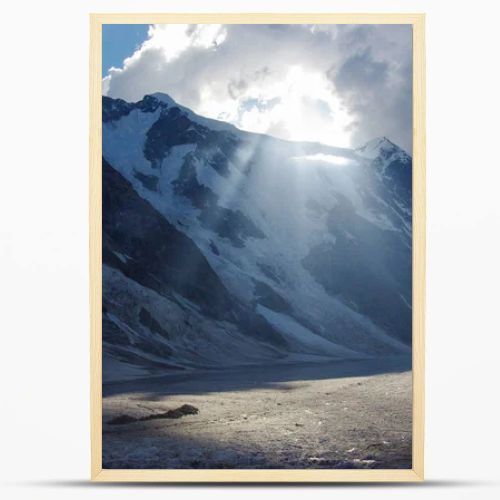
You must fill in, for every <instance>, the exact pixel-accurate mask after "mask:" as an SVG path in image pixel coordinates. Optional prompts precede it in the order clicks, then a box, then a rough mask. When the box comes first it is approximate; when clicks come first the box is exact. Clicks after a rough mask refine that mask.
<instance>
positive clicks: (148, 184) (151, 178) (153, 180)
mask: <svg viewBox="0 0 500 500" xmlns="http://www.w3.org/2000/svg"><path fill="white" fill-rule="evenodd" d="M134 176H135V178H136V179H138V180H139V181H140V182H141V184H142V185H143V186H144V187H145V188H146V189H149V190H150V191H158V177H156V175H147V174H143V173H142V172H134Z"/></svg>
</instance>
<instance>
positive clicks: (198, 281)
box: [102, 159, 232, 318]
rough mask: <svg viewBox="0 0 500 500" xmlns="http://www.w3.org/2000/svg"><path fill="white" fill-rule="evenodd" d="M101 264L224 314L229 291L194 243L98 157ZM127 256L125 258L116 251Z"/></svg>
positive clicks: (160, 291) (149, 285)
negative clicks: (100, 197)
mask: <svg viewBox="0 0 500 500" xmlns="http://www.w3.org/2000/svg"><path fill="white" fill-rule="evenodd" d="M102 170H103V174H102V175H103V182H102V185H103V195H102V197H103V221H102V223H103V262H104V263H105V264H108V265H109V266H112V267H115V268H117V269H119V270H120V271H121V272H122V273H123V274H124V275H125V276H128V277H130V278H132V279H134V280H135V281H137V282H138V283H140V284H141V285H143V286H146V287H148V288H151V289H153V290H155V291H157V292H158V293H160V294H169V293H170V292H171V291H172V290H175V291H177V292H178V293H180V294H181V295H183V296H185V297H186V298H188V299H190V300H192V301H193V302H195V303H197V304H199V305H200V306H202V307H203V308H204V310H206V312H207V314H212V315H215V316H218V317H221V318H222V317H224V315H225V313H226V311H227V310H228V309H231V306H232V300H231V298H230V296H229V293H228V291H227V290H226V289H225V288H224V286H223V285H222V283H221V282H220V280H219V278H218V276H217V275H216V274H215V272H214V271H213V270H212V269H211V267H210V265H209V264H208V262H207V260H206V259H205V257H204V256H203V254H202V253H201V252H200V250H199V249H198V248H197V246H196V245H195V244H194V243H193V242H192V241H191V240H190V239H189V238H188V237H187V236H185V235H184V234H183V233H181V232H180V231H178V230H177V229H176V228H175V227H174V226H172V225H171V224H170V223H168V222H167V220H166V219H165V218H164V217H162V216H161V215H160V214H159V213H158V212H156V211H155V210H154V209H153V208H152V207H151V205H149V203H148V202H146V201H145V200H143V199H142V198H140V197H139V196H138V195H137V194H136V192H135V191H134V189H133V188H132V186H131V185H130V183H129V182H128V181H126V180H125V179H124V178H123V177H122V176H121V175H120V174H119V173H118V172H117V171H116V170H114V169H113V168H112V167H111V165H109V164H108V162H107V161H106V160H105V159H103V167H102ZM117 253H118V254H121V255H126V256H128V257H127V259H126V261H125V262H124V261H123V260H122V259H120V258H118V257H117V256H116V254H117Z"/></svg>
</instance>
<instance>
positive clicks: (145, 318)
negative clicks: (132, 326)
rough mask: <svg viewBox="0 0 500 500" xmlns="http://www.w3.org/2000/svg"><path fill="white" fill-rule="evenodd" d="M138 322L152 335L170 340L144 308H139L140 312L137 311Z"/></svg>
mask: <svg viewBox="0 0 500 500" xmlns="http://www.w3.org/2000/svg"><path fill="white" fill-rule="evenodd" d="M139 321H140V322H141V324H142V325H144V326H145V327H146V328H149V330H150V331H152V332H153V333H157V334H158V335H161V336H162V337H165V338H166V339H168V338H170V335H169V334H168V332H167V331H166V330H165V329H164V328H162V326H161V325H160V323H158V321H157V320H156V319H155V318H154V317H153V316H152V315H151V313H150V312H149V311H148V310H147V309H145V308H144V307H141V310H140V311H139Z"/></svg>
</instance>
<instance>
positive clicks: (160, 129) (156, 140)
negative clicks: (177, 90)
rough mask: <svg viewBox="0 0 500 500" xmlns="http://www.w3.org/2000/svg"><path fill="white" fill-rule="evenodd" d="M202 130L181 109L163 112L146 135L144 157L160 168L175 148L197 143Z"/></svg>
mask: <svg viewBox="0 0 500 500" xmlns="http://www.w3.org/2000/svg"><path fill="white" fill-rule="evenodd" d="M200 130H203V128H202V127H200V126H199V125H197V126H194V125H193V123H192V122H191V120H190V119H189V118H188V117H187V116H185V115H184V114H183V113H182V112H181V110H180V109H179V108H170V109H166V110H163V111H162V113H161V115H160V118H158V120H157V121H156V122H155V123H154V124H153V126H152V127H151V128H150V129H149V130H148V133H147V134H146V142H145V144H144V156H145V157H146V159H147V160H149V161H150V162H151V166H152V167H153V168H159V167H160V165H161V161H162V160H163V158H165V156H166V155H167V154H168V153H169V152H170V150H171V148H172V147H173V146H179V145H181V144H191V143H193V142H196V140H197V138H198V136H199V134H200Z"/></svg>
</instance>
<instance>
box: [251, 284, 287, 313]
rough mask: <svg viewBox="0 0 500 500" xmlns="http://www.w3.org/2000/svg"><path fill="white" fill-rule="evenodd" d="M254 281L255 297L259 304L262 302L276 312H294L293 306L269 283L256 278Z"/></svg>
mask: <svg viewBox="0 0 500 500" xmlns="http://www.w3.org/2000/svg"><path fill="white" fill-rule="evenodd" d="M254 282H255V291H254V297H255V302H256V303H257V304H262V305H263V306H265V307H267V308H268V309H272V310H273V311H276V312H283V313H290V312H292V307H291V306H290V304H289V303H288V302H287V301H286V300H285V299H284V298H283V297H282V296H281V295H280V294H279V293H277V292H276V291H275V290H273V289H272V288H271V287H270V286H269V285H267V284H266V283H264V282H262V281H258V280H254Z"/></svg>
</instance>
